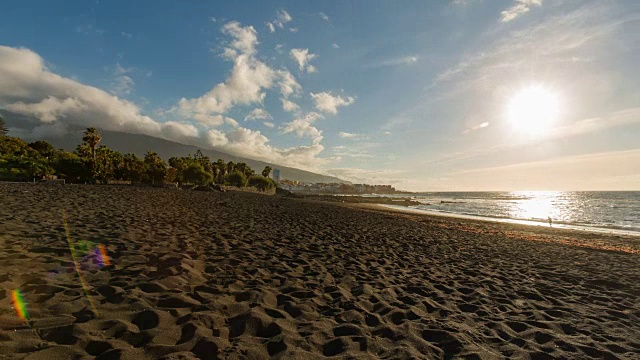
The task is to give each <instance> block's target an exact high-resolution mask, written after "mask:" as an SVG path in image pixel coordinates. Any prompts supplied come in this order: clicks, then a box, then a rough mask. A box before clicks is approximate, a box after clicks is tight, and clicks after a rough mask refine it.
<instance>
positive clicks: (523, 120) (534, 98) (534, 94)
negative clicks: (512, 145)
mask: <svg viewBox="0 0 640 360" xmlns="http://www.w3.org/2000/svg"><path fill="white" fill-rule="evenodd" d="M558 112H559V102H558V97H557V95H556V94H554V93H553V92H552V91H550V90H548V89H546V88H544V87H542V86H540V85H533V86H530V87H528V88H525V89H523V90H521V91H520V92H519V93H517V94H515V95H514V96H513V97H512V98H511V100H509V107H508V115H507V116H508V119H509V121H510V122H511V123H512V124H513V125H514V127H515V128H516V129H517V130H518V131H519V132H522V133H525V134H528V135H539V134H542V133H544V132H545V131H547V130H549V128H550V127H551V126H552V125H553V123H554V122H555V121H556V120H557V118H558Z"/></svg>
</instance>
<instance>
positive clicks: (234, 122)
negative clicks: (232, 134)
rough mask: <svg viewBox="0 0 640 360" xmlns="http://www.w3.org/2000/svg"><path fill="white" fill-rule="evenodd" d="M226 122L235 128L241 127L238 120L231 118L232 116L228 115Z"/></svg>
mask: <svg viewBox="0 0 640 360" xmlns="http://www.w3.org/2000/svg"><path fill="white" fill-rule="evenodd" d="M224 122H225V123H226V124H227V125H230V126H231V127H233V128H239V127H240V124H239V123H238V122H237V121H235V120H234V119H232V118H230V117H226V118H225V119H224Z"/></svg>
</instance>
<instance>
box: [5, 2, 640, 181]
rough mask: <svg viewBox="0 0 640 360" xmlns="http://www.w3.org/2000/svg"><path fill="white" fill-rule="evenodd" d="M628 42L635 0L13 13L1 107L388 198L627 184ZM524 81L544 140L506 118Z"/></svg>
mask: <svg viewBox="0 0 640 360" xmlns="http://www.w3.org/2000/svg"><path fill="white" fill-rule="evenodd" d="M638 33H640V3H639V2H637V1H633V0H628V1H623V0H620V1H579V0H576V1H562V0H555V1H554V0H503V1H497V0H496V1H488V0H484V1H483V0H455V1H448V2H447V1H439V2H435V1H431V2H426V1H404V2H402V3H401V4H400V3H397V2H393V1H323V2H317V1H314V2H312V1H252V2H242V3H237V2H216V1H205V0H192V1H135V2H130V1H67V2H65V3H64V5H62V4H53V3H51V2H49V1H20V2H12V3H11V4H10V5H8V6H5V8H4V9H3V11H2V12H1V13H0V34H2V40H1V42H0V79H4V80H3V83H0V107H2V108H5V109H8V110H12V111H16V112H21V113H25V114H30V115H34V116H36V117H38V118H39V119H40V120H41V122H42V124H41V126H39V127H38V128H36V129H35V130H34V131H33V132H31V133H18V132H16V135H20V136H24V137H27V138H28V137H38V136H40V135H42V134H44V133H46V134H57V135H60V136H63V135H64V133H65V131H66V127H67V125H68V124H75V125H82V126H98V127H102V128H105V129H109V130H120V131H127V132H136V133H145V134H149V135H153V136H159V137H163V138H167V139H171V140H175V141H179V142H183V143H188V144H194V145H199V146H202V147H212V146H213V147H216V148H218V149H220V150H223V151H227V152H231V153H234V154H237V155H243V156H247V157H252V158H257V159H261V160H267V161H273V162H276V163H280V164H283V165H291V166H295V167H300V168H304V169H309V170H314V171H318V172H322V173H326V174H331V175H337V176H340V177H342V178H345V179H348V180H351V181H354V182H367V183H391V184H394V185H396V186H397V187H399V188H403V189H414V190H528V189H530V190H585V189H614V190H615V189H640V85H639V84H640V72H639V71H638V68H637V64H636V63H637V62H638V59H640V38H639V37H638V36H637V34H638ZM532 88H535V89H538V88H539V89H544V91H543V93H544V94H548V97H549V98H552V99H553V101H554V104H557V112H554V116H553V119H552V120H550V121H549V123H548V124H546V125H545V126H544V127H543V128H542V127H541V125H540V126H537V125H536V126H534V125H535V124H533V123H534V122H536V124H537V122H538V121H539V119H538V118H536V117H535V116H534V117H532V118H531V119H529V120H526V121H527V122H529V123H524V124H523V123H522V121H523V120H521V118H523V117H524V118H530V117H529V116H527V113H526V112H527V111H530V110H531V109H532V111H533V112H534V113H536V111H537V109H538V108H540V107H541V106H543V105H540V104H539V103H537V102H536V101H538V102H539V99H538V98H536V99H534V101H533V104H528V103H527V104H528V105H529V106H530V108H527V109H529V110H527V109H522V106H520V109H516V110H519V111H520V112H519V113H518V112H517V111H516V113H517V114H519V115H515V116H516V117H518V119H515V120H514V115H508V109H509V106H513V105H512V104H513V103H514V101H513V99H514V98H517V96H518V95H519V94H522V93H525V94H528V93H530V92H527V91H528V90H527V89H532ZM525 108H526V106H525ZM554 109H555V108H554ZM523 114H524V115H523ZM518 121H520V123H519V125H518V126H519V128H520V130H518V129H516V127H514V124H516V123H518ZM522 129H525V131H521V130H522ZM534 129H537V130H540V129H542V130H541V131H533V130H534Z"/></svg>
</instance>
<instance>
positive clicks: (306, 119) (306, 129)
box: [282, 112, 323, 144]
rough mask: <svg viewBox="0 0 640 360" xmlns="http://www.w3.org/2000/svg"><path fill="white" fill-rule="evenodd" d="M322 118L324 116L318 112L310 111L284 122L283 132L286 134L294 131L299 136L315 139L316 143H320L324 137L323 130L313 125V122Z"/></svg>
mask: <svg viewBox="0 0 640 360" xmlns="http://www.w3.org/2000/svg"><path fill="white" fill-rule="evenodd" d="M320 118H322V115H320V114H318V113H316V112H311V113H308V114H306V115H305V116H303V117H299V118H296V119H293V121H291V122H289V123H286V124H284V126H283V127H282V132H283V133H284V134H287V133H291V132H292V133H295V134H296V135H297V136H298V137H308V138H311V139H312V140H313V143H314V144H319V143H320V142H321V141H322V138H323V137H322V130H319V129H318V128H316V127H315V126H313V123H314V122H315V121H316V120H318V119H320Z"/></svg>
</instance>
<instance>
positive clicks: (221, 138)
mask: <svg viewBox="0 0 640 360" xmlns="http://www.w3.org/2000/svg"><path fill="white" fill-rule="evenodd" d="M206 139H207V141H208V143H209V144H210V145H212V146H215V147H217V148H219V149H221V150H223V151H226V152H229V153H232V154H242V155H244V156H248V157H251V158H254V159H258V160H264V161H270V162H275V163H278V164H282V165H289V166H295V167H298V168H302V169H310V170H312V169H315V168H316V167H317V166H320V165H322V164H325V163H326V162H327V160H325V159H321V158H318V157H317V156H318V155H319V154H320V153H321V152H322V151H323V150H324V146H322V145H321V144H319V143H315V142H314V143H313V144H312V145H311V146H295V147H290V148H285V149H278V148H276V147H273V146H271V145H270V144H269V139H268V138H267V137H266V136H264V135H262V133H260V131H254V130H251V129H247V128H242V127H239V128H237V129H234V130H232V131H228V132H223V131H220V130H217V129H211V130H209V131H208V132H207V134H206Z"/></svg>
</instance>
